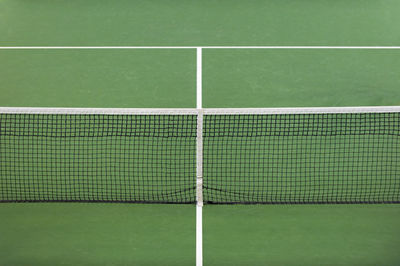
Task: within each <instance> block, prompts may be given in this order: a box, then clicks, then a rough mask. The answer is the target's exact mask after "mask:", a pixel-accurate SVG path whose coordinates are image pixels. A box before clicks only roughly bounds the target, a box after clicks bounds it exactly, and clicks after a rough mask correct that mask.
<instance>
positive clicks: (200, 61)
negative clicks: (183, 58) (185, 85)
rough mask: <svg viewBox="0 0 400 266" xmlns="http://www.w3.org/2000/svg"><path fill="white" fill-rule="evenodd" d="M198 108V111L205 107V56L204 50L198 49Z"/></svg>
mask: <svg viewBox="0 0 400 266" xmlns="http://www.w3.org/2000/svg"><path fill="white" fill-rule="evenodd" d="M196 65H197V66H196V72H197V75H196V95H197V96H196V107H197V109H201V108H202V107H203V104H202V95H203V73H202V71H203V56H202V48H197V49H196Z"/></svg>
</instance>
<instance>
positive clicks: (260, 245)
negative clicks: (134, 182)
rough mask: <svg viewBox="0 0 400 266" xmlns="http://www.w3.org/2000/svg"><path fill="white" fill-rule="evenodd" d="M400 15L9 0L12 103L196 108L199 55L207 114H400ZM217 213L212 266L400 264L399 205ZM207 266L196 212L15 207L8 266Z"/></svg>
mask: <svg viewBox="0 0 400 266" xmlns="http://www.w3.org/2000/svg"><path fill="white" fill-rule="evenodd" d="M399 12H400V2H399V1H396V0H377V1H372V0H363V1H359V0H351V1H328V0H321V1H313V0H304V1H291V0H283V1H282V0H281V1H278V0H271V1H260V0H250V1H237V0H232V1H227V0H222V1H211V0H205V1H192V0H189V1H178V0H176V1H170V0H166V1H162V0H153V1H137V0H134V1H128V0H121V1H105V0H96V1H95V0H74V1H64V0H55V1H49V0H36V1H28V0H0V106H2V107H71V108H194V109H195V108H196V107H197V106H198V97H196V95H197V93H198V90H196V89H198V86H199V83H198V69H197V66H198V65H197V63H198V50H199V48H200V49H201V53H202V54H201V56H202V57H201V58H202V73H201V77H202V78H201V81H202V84H201V87H202V93H201V95H200V96H201V98H202V107H203V108H281V107H346V106H399V105H400V78H399V73H400V31H399V28H400V16H399V15H398V14H399ZM0 167H1V165H0ZM250 168H251V167H250ZM202 210H203V256H202V257H203V264H204V265H205V266H208V265H210V266H211V265H282V266H284V265H319V266H320V265H349V266H350V265H351V266H356V265H400V252H399V247H400V205H399V204H259V205H258V204H255V205H248V204H245V205H242V204H224V205H217V204H205V205H204V206H203V207H202ZM195 263H196V207H195V204H142V203H87V202H86V203H82V202H79V203H61V202H57V203H55V202H51V203H50V202H42V203H1V204H0V265H4V266H13V265H15V266H25V265H26V266H28V265H29V266H32V265H40V266H41V265H43V266H45V265H52V266H54V265H74V266H79V265H82V266H83V265H87V266H91V265H93V266H94V265H96V266H101V265H104V266H105V265H113V266H122V265H174V266H180V265H195Z"/></svg>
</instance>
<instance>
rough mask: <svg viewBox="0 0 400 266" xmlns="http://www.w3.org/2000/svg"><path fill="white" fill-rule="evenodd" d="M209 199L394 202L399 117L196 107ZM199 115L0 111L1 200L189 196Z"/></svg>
mask: <svg viewBox="0 0 400 266" xmlns="http://www.w3.org/2000/svg"><path fill="white" fill-rule="evenodd" d="M203 119H204V122H203V132H202V135H203V187H204V190H203V198H204V202H205V203H215V204H231V203H242V204H275V203H276V204H281V203H287V204H300V203H310V204H312V203H399V202H400V113H399V112H397V113H396V112H388V113H322V114H317V113H315V114H223V115H221V114H205V115H204V118H203ZM196 137H197V115H194V114H193V115H192V114H162V115H135V114H131V115H115V114H113V115H110V114H7V113H1V114H0V202H27V201H28V202H35V201H43V202H48V201H77V202H143V203H195V201H196Z"/></svg>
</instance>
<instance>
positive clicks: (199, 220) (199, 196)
mask: <svg viewBox="0 0 400 266" xmlns="http://www.w3.org/2000/svg"><path fill="white" fill-rule="evenodd" d="M202 57H203V56H202V48H196V107H197V111H198V114H197V138H196V146H197V153H196V163H197V166H196V201H197V204H196V205H197V206H196V266H203V110H202V108H203V103H202V92H203V88H202V86H203V85H202V84H203V73H202V70H203V58H202Z"/></svg>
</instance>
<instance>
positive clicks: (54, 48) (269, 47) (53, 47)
mask: <svg viewBox="0 0 400 266" xmlns="http://www.w3.org/2000/svg"><path fill="white" fill-rule="evenodd" d="M198 48H201V49H308V50H312V49H316V50H317V49H331V50H337V49H342V50H343V49H349V50H399V49H400V46H0V50H83V49H93V50H96V49H198Z"/></svg>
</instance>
